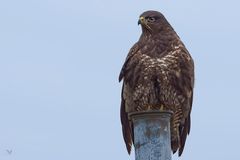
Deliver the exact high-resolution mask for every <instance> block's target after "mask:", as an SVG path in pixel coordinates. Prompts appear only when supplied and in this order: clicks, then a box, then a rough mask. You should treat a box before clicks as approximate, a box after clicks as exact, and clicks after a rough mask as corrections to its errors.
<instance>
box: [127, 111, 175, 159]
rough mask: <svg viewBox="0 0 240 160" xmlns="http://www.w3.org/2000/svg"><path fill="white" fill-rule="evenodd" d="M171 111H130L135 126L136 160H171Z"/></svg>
mask: <svg viewBox="0 0 240 160" xmlns="http://www.w3.org/2000/svg"><path fill="white" fill-rule="evenodd" d="M171 115H172V113H171V112H167V111H143V112H134V113H130V114H129V116H130V118H131V119H132V122H133V128H134V148H135V160H171V139H170V138H171V137H170V119H171Z"/></svg>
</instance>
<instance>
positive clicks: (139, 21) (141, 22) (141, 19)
mask: <svg viewBox="0 0 240 160" xmlns="http://www.w3.org/2000/svg"><path fill="white" fill-rule="evenodd" d="M143 23H144V17H142V16H141V17H140V18H139V20H138V25H139V24H143Z"/></svg>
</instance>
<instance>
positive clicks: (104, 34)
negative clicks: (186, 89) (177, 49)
mask: <svg viewBox="0 0 240 160" xmlns="http://www.w3.org/2000/svg"><path fill="white" fill-rule="evenodd" d="M239 6H240V2H239V1H238V0H228V1H227V0H225V1H221V0H212V1H209V0H198V1H192V0H118V1H113V0H88V1H79V0H35V1H34V0H32V1H31V0H21V1H19V0H5V1H4V0H2V1H0V159H1V160H83V159H88V160H95V159H101V160H103V159H104V160H127V159H132V160H133V159H134V156H133V155H134V154H132V156H130V157H129V156H128V155H127V152H126V149H125V145H124V142H123V139H122V133H121V125H120V118H119V108H120V92H121V84H119V83H118V74H119V71H120V69H121V66H122V64H123V62H124V60H125V57H126V55H127V53H128V51H129V48H130V47H131V46H132V45H133V44H134V43H135V42H136V41H137V40H138V38H139V36H140V34H141V29H140V27H139V26H137V21H138V17H139V15H140V14H141V13H142V12H143V11H146V10H149V9H154V10H158V11H161V12H162V13H163V14H164V15H165V16H166V18H167V19H168V20H169V22H170V23H171V24H172V26H173V27H174V29H175V30H176V32H177V33H178V34H179V36H180V37H181V39H182V41H183V42H184V43H185V45H186V47H187V48H188V50H189V51H190V53H191V54H192V57H193V58H194V60H195V67H196V85H195V94H194V104H193V110H192V128H191V134H190V136H189V137H188V139H187V143H186V147H185V150H184V153H183V156H182V157H181V158H180V160H181V159H182V160H192V159H194V160H203V159H217V160H226V159H237V157H239V143H240V138H239V136H240V125H239V122H240V121H239V112H240V109H239V101H238V100H239V99H240V96H239V90H240V85H239V82H240V71H239V70H240V63H239V59H240V53H239V46H240V41H239V37H240V21H239V20H240V9H239ZM7 150H9V151H10V150H12V153H11V154H8V153H7ZM177 159H178V158H177V156H174V157H173V160H177Z"/></svg>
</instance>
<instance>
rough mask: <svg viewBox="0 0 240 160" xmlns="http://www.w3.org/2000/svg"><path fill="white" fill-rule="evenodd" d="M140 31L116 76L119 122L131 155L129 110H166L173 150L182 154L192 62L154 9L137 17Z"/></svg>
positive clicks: (191, 92) (187, 115) (190, 95)
mask: <svg viewBox="0 0 240 160" xmlns="http://www.w3.org/2000/svg"><path fill="white" fill-rule="evenodd" d="M138 24H140V25H141V28H142V34H141V36H140V38H139V40H138V42H137V43H135V44H134V45H133V47H132V48H131V49H130V51H129V53H128V55H127V58H126V60H125V62H124V64H123V67H122V70H121V72H120V75H119V82H120V81H121V80H123V86H122V97H121V123H122V132H123V137H124V141H125V143H126V147H127V151H128V153H129V154H130V152H131V147H132V143H133V136H134V135H133V131H132V122H131V119H130V118H129V117H128V114H129V113H131V112H138V111H147V110H168V111H171V112H173V115H172V117H171V122H170V127H171V128H170V130H171V148H172V152H173V153H175V152H176V151H178V155H179V156H181V154H182V152H183V149H184V145H185V141H186V137H187V135H188V134H189V132H190V112H191V108H192V100H193V85H194V63H193V59H192V58H191V56H190V54H189V52H188V50H187V49H186V48H185V46H184V44H183V42H182V41H181V40H180V38H179V37H178V35H177V34H176V32H175V31H174V29H173V28H172V27H171V25H170V24H169V22H168V21H167V20H166V18H165V17H164V16H163V14H161V13H160V12H157V11H146V12H144V13H142V14H141V15H140V17H139V21H138Z"/></svg>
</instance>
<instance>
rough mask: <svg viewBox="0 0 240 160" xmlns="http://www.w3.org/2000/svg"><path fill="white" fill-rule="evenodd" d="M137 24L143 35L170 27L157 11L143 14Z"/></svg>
mask: <svg viewBox="0 0 240 160" xmlns="http://www.w3.org/2000/svg"><path fill="white" fill-rule="evenodd" d="M139 24H141V26H142V30H143V33H146V32H147V33H153V34H156V33H158V32H161V31H162V30H164V29H165V28H168V26H170V25H169V23H168V22H167V20H166V18H165V17H164V16H163V14H162V13H160V12H158V11H146V12H143V13H142V14H141V15H140V17H139V20H138V25H139Z"/></svg>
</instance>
